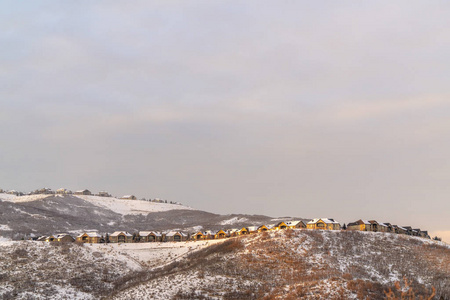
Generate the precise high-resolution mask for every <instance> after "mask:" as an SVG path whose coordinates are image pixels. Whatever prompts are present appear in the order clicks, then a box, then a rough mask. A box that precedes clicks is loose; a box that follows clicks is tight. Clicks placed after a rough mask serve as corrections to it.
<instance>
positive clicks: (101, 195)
mask: <svg viewBox="0 0 450 300" xmlns="http://www.w3.org/2000/svg"><path fill="white" fill-rule="evenodd" d="M97 196H100V197H111V195H110V194H109V193H108V192H106V191H100V192H98V194H97Z"/></svg>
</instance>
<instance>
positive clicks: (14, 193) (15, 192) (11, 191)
mask: <svg viewBox="0 0 450 300" xmlns="http://www.w3.org/2000/svg"><path fill="white" fill-rule="evenodd" d="M7 194H10V195H16V196H19V195H20V193H19V192H18V191H16V190H10V191H8V192H7Z"/></svg>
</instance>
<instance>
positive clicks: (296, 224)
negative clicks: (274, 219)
mask: <svg viewBox="0 0 450 300" xmlns="http://www.w3.org/2000/svg"><path fill="white" fill-rule="evenodd" d="M286 225H287V226H288V228H291V229H295V228H306V223H305V222H303V221H287V222H286Z"/></svg>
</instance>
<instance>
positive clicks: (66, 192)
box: [56, 188, 72, 195]
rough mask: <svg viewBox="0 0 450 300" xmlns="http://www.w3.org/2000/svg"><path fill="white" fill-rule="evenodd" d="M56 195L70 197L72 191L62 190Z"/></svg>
mask: <svg viewBox="0 0 450 300" xmlns="http://www.w3.org/2000/svg"><path fill="white" fill-rule="evenodd" d="M56 194H58V195H70V194H72V191H71V190H67V189H64V188H60V189H57V190H56Z"/></svg>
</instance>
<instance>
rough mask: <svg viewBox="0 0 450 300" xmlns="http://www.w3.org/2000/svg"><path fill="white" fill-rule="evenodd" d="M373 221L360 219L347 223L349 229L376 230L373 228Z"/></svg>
mask: <svg viewBox="0 0 450 300" xmlns="http://www.w3.org/2000/svg"><path fill="white" fill-rule="evenodd" d="M372 222H373V220H372ZM372 222H371V221H367V220H361V219H360V220H358V221H355V222H352V223H348V224H347V230H359V231H375V230H373V228H374V227H373V224H372ZM375 222H376V221H375ZM377 224H378V223H377ZM377 228H378V227H377Z"/></svg>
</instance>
